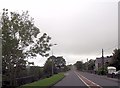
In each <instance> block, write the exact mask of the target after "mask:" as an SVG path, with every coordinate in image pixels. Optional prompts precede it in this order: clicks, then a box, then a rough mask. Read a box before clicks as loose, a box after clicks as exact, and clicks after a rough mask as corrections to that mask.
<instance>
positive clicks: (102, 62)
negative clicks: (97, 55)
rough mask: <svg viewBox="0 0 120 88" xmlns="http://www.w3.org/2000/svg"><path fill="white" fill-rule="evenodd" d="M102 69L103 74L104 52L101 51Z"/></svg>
mask: <svg viewBox="0 0 120 88" xmlns="http://www.w3.org/2000/svg"><path fill="white" fill-rule="evenodd" d="M102 69H103V72H104V51H103V49H102Z"/></svg>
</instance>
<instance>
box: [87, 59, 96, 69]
mask: <svg viewBox="0 0 120 88" xmlns="http://www.w3.org/2000/svg"><path fill="white" fill-rule="evenodd" d="M87 63H88V70H94V66H95V60H92V59H90V60H89V61H88V62H87Z"/></svg>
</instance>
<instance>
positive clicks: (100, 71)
mask: <svg viewBox="0 0 120 88" xmlns="http://www.w3.org/2000/svg"><path fill="white" fill-rule="evenodd" d="M107 73H108V72H107V68H102V67H101V68H99V69H98V71H97V74H98V75H106V74H107Z"/></svg>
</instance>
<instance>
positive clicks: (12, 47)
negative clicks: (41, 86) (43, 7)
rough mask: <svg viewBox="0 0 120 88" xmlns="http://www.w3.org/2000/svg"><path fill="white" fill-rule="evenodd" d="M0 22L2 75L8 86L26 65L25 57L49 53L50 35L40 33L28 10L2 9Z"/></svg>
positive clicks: (12, 83)
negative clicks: (21, 11) (0, 33)
mask: <svg viewBox="0 0 120 88" xmlns="http://www.w3.org/2000/svg"><path fill="white" fill-rule="evenodd" d="M0 24H1V29H0V30H2V65H3V66H2V69H3V75H5V76H7V77H8V78H9V82H10V86H14V85H15V77H16V74H19V72H20V71H21V70H22V69H24V68H25V67H26V62H27V60H26V58H30V57H31V58H33V57H35V56H36V54H40V55H41V56H48V55H49V54H48V51H49V50H50V46H51V44H50V43H49V41H50V39H51V37H49V36H48V35H47V34H46V33H43V34H41V33H40V30H39V28H37V27H36V26H35V25H34V22H33V18H30V17H29V15H28V11H26V12H23V13H22V14H19V13H17V12H8V9H3V13H2V14H1V16H0ZM18 69H19V70H18Z"/></svg>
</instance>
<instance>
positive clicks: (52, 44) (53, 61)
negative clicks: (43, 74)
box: [52, 44, 57, 75]
mask: <svg viewBox="0 0 120 88" xmlns="http://www.w3.org/2000/svg"><path fill="white" fill-rule="evenodd" d="M54 45H57V44H52V46H54ZM52 56H53V48H52ZM53 62H54V61H53V59H52V75H53V74H54V71H53V64H54V63H53Z"/></svg>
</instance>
